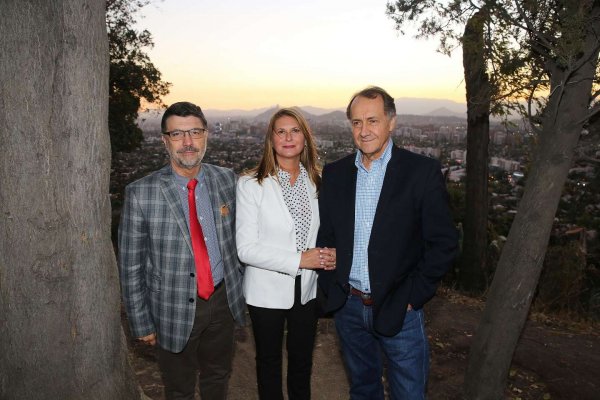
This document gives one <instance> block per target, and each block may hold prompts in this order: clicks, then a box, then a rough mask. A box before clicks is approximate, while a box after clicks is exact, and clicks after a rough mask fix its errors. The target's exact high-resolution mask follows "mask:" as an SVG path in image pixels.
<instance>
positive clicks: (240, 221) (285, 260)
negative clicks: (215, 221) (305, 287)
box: [236, 176, 301, 276]
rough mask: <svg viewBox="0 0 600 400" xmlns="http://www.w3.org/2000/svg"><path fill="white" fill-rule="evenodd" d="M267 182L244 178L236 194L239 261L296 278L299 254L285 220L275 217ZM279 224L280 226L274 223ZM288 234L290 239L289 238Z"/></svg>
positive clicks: (278, 216)
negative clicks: (259, 182) (266, 193)
mask: <svg viewBox="0 0 600 400" xmlns="http://www.w3.org/2000/svg"><path fill="white" fill-rule="evenodd" d="M267 184H268V183H267V182H266V181H263V184H262V185H259V184H258V182H257V181H256V179H254V178H252V177H248V176H243V177H241V178H240V179H239V180H238V183H237V191H236V243H237V252H238V257H239V258H240V260H241V261H242V262H243V263H244V264H247V265H250V266H253V267H256V268H261V269H266V270H270V271H276V272H280V273H284V274H287V275H291V276H295V275H296V274H297V273H298V268H299V267H300V257H301V253H298V252H297V251H295V234H294V230H293V229H292V230H291V232H289V229H288V228H289V227H288V226H286V220H285V216H282V215H278V214H280V212H279V211H278V210H279V208H278V207H276V206H275V203H274V202H273V201H272V200H273V199H271V198H270V197H269V196H268V195H266V196H265V187H264V185H267ZM277 221H279V222H277ZM290 233H291V235H290Z"/></svg>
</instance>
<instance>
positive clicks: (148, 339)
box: [136, 333, 156, 346]
mask: <svg viewBox="0 0 600 400" xmlns="http://www.w3.org/2000/svg"><path fill="white" fill-rule="evenodd" d="M136 340H138V341H140V342H144V343H145V344H147V345H149V346H155V345H156V333H151V334H149V335H147V336H142V337H139V338H137V339H136Z"/></svg>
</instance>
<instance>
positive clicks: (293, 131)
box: [273, 128, 302, 138]
mask: <svg viewBox="0 0 600 400" xmlns="http://www.w3.org/2000/svg"><path fill="white" fill-rule="evenodd" d="M273 133H275V134H276V135H277V136H278V137H280V138H283V137H285V136H287V134H288V133H289V134H290V135H292V137H296V136H298V135H301V134H302V129H300V128H292V129H290V130H289V131H286V130H285V129H283V128H281V129H277V130H276V131H273Z"/></svg>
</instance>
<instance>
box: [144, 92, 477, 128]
mask: <svg viewBox="0 0 600 400" xmlns="http://www.w3.org/2000/svg"><path fill="white" fill-rule="evenodd" d="M395 103H396V112H397V114H398V115H399V116H424V117H432V118H439V117H444V118H451V119H456V120H459V119H462V120H464V119H466V118H467V114H466V109H467V106H466V104H464V103H458V102H455V101H452V100H444V99H419V98H410V97H401V98H398V99H396V100H395ZM297 108H299V109H300V110H301V111H302V113H303V114H304V116H305V117H306V118H307V119H309V120H311V121H345V120H346V109H345V108H319V107H312V106H302V107H297ZM278 109H279V105H275V106H273V107H265V108H257V109H253V110H241V109H232V110H215V109H206V110H203V111H204V114H205V115H206V118H207V119H208V120H209V121H210V122H218V121H221V122H223V120H224V119H226V118H230V119H246V120H248V119H252V120H254V121H256V122H265V121H268V120H269V119H270V118H271V116H272V115H273V113H275V111H277V110H278ZM161 116H162V111H161V110H149V111H146V112H144V113H140V115H139V117H140V120H141V123H142V124H143V125H148V127H149V126H154V125H155V124H156V122H154V121H153V120H156V119H157V118H158V119H160V117H161ZM400 119H401V120H402V119H405V118H400ZM142 129H143V128H142Z"/></svg>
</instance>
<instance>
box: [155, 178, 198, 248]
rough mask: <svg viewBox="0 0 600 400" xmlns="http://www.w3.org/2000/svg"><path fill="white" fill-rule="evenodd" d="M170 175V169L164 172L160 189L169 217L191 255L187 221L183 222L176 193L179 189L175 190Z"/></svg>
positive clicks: (181, 208)
mask: <svg viewBox="0 0 600 400" xmlns="http://www.w3.org/2000/svg"><path fill="white" fill-rule="evenodd" d="M172 173H173V172H172V171H171V169H170V168H169V169H168V170H165V173H164V174H163V176H162V178H161V184H160V186H161V187H160V188H161V190H162V193H163V195H164V196H165V199H166V201H167V205H168V207H169V209H170V210H171V215H172V216H173V218H174V219H175V221H176V222H177V225H178V226H179V229H180V230H181V233H182V234H183V238H184V240H185V242H186V243H187V245H188V247H189V249H190V251H191V252H192V253H193V250H192V241H191V239H190V231H189V229H188V224H187V221H186V220H185V214H184V212H183V207H182V206H181V198H180V197H179V193H177V192H178V191H179V188H177V185H175V183H174V182H173V179H172V176H171V174H172Z"/></svg>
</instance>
